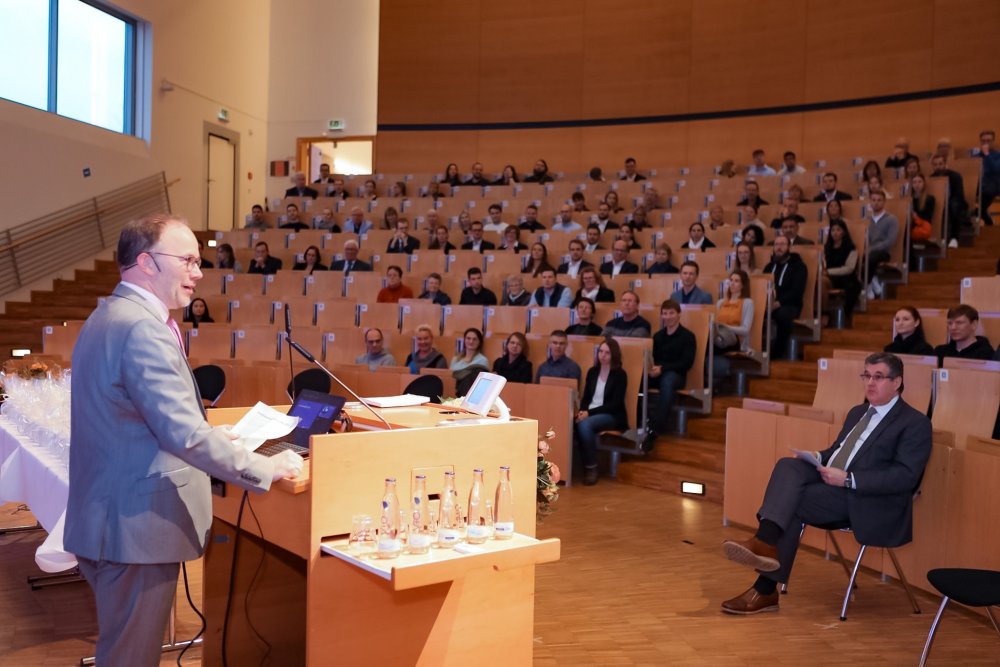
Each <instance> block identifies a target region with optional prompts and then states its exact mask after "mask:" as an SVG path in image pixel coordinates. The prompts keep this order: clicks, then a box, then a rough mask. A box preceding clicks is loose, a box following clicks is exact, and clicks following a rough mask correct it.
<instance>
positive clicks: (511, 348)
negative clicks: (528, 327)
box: [493, 331, 533, 384]
mask: <svg viewBox="0 0 1000 667" xmlns="http://www.w3.org/2000/svg"><path fill="white" fill-rule="evenodd" d="M503 349H504V353H503V354H501V355H500V356H499V357H497V360H496V361H494V362H493V372H494V373H496V374H497V375H500V376H502V377H504V378H507V382H520V383H522V384H531V378H532V377H533V376H532V364H531V362H530V361H528V339H527V338H525V337H524V334H523V333H521V332H520V331H515V332H514V333H512V334H511V335H510V336H508V337H507V342H506V343H504V346H503Z"/></svg>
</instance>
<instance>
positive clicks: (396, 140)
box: [375, 118, 479, 185]
mask: <svg viewBox="0 0 1000 667" xmlns="http://www.w3.org/2000/svg"><path fill="white" fill-rule="evenodd" d="M379 122H383V120H382V119H381V118H379ZM478 155H479V133H478V132H475V131H472V130H463V131H454V132H446V131H443V130H442V131H440V132H379V134H378V141H376V142H375V156H376V165H377V169H378V171H403V172H432V173H439V172H444V169H445V167H447V166H448V164H449V163H450V162H454V163H455V164H457V165H458V169H459V171H460V172H461V173H462V174H463V175H464V174H467V173H469V172H470V171H472V163H473V162H475V161H476V160H477V159H478ZM417 185H426V183H418V184H417Z"/></svg>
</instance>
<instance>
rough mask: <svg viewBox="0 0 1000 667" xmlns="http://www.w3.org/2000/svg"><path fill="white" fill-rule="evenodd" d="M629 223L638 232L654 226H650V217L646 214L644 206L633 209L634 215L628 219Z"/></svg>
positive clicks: (640, 205)
mask: <svg viewBox="0 0 1000 667" xmlns="http://www.w3.org/2000/svg"><path fill="white" fill-rule="evenodd" d="M628 221H629V224H630V225H632V228H633V229H635V230H636V231H640V230H643V229H647V228H649V227H652V225H650V224H649V216H648V214H647V213H646V207H645V206H643V205H642V204H639V205H638V206H636V207H635V208H634V209H632V215H630V216H629V217H628Z"/></svg>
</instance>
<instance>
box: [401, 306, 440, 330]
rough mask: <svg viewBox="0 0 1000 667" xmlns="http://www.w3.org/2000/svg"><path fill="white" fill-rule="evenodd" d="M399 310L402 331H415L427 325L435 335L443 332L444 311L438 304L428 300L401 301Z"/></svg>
mask: <svg viewBox="0 0 1000 667" xmlns="http://www.w3.org/2000/svg"><path fill="white" fill-rule="evenodd" d="M399 310H400V323H401V328H402V331H414V330H416V328H417V327H418V326H420V325H421V324H426V325H428V326H429V327H431V328H432V329H433V330H434V333H435V334H438V333H440V332H441V317H442V309H441V306H439V305H438V304H436V303H431V302H430V301H428V300H427V299H400V300H399Z"/></svg>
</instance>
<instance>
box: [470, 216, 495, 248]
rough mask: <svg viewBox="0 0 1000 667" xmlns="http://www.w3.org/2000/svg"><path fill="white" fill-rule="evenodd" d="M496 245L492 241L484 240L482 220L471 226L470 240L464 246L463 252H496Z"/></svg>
mask: <svg viewBox="0 0 1000 667" xmlns="http://www.w3.org/2000/svg"><path fill="white" fill-rule="evenodd" d="M496 248H497V247H496V245H495V244H494V243H493V242H492V241H484V240H483V223H482V221H480V220H476V221H474V222H473V223H472V224H471V225H470V226H469V240H468V241H466V242H465V243H463V244H462V250H478V251H479V252H483V251H484V250H496Z"/></svg>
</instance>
